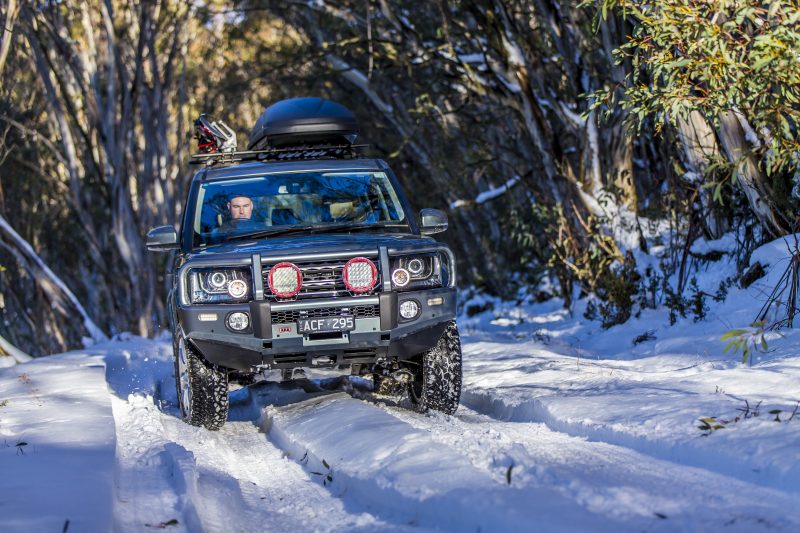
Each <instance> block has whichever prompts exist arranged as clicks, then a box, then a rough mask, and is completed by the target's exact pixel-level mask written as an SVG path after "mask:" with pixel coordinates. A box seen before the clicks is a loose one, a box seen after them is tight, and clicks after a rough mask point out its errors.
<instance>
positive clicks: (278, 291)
mask: <svg viewBox="0 0 800 533" xmlns="http://www.w3.org/2000/svg"><path fill="white" fill-rule="evenodd" d="M268 282H269V289H270V290H271V291H272V294H274V295H275V296H277V297H278V298H291V297H293V296H297V294H298V293H299V292H300V288H301V287H302V286H303V273H302V272H301V271H300V269H299V268H298V267H297V265H295V264H293V263H278V264H277V265H275V266H274V267H272V268H271V269H269V279H268Z"/></svg>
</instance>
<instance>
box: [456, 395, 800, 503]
mask: <svg viewBox="0 0 800 533" xmlns="http://www.w3.org/2000/svg"><path fill="white" fill-rule="evenodd" d="M461 403H462V405H465V406H467V407H468V408H470V409H472V410H474V411H476V412H478V413H481V414H483V415H486V416H488V417H490V418H492V419H494V420H497V421H511V422H523V423H524V422H532V423H540V424H544V425H546V426H547V427H548V428H550V429H551V430H552V431H555V432H560V433H565V434H567V435H571V436H573V437H581V438H585V439H588V440H590V441H594V442H601V443H607V444H612V445H615V446H622V447H625V448H629V449H631V450H635V451H636V452H638V453H640V454H643V455H647V456H650V457H652V458H655V459H660V460H663V461H668V462H671V463H675V464H679V465H683V466H688V467H694V468H702V469H704V470H708V471H710V472H715V473H717V474H719V475H722V476H726V477H734V478H736V479H737V480H739V481H742V482H744V483H750V484H755V485H759V486H762V487H768V488H773V489H778V490H784V491H789V492H797V491H798V489H799V488H800V486H798V481H797V477H796V476H795V475H793V473H794V472H796V471H798V468H797V466H796V465H795V466H794V468H793V469H792V470H791V472H789V473H775V472H762V471H761V470H760V469H757V468H754V467H753V466H751V465H750V464H748V463H747V462H746V461H739V460H737V459H736V458H735V457H731V456H729V455H727V454H724V453H720V452H718V451H715V450H713V449H705V448H700V447H696V446H693V445H691V444H690V443H678V442H664V441H661V440H657V439H648V438H646V437H640V436H638V435H632V434H630V433H625V432H622V431H618V430H616V429H615V428H614V427H609V426H605V425H591V424H586V423H582V422H573V421H570V420H563V419H560V418H558V417H557V416H555V415H553V414H552V413H551V411H550V410H549V409H548V407H547V405H546V404H545V402H543V401H542V400H541V399H539V398H528V399H522V400H518V399H514V400H506V399H504V398H502V397H500V396H498V395H497V394H496V393H494V392H493V391H489V390H483V389H471V390H470V389H467V390H464V391H462V394H461Z"/></svg>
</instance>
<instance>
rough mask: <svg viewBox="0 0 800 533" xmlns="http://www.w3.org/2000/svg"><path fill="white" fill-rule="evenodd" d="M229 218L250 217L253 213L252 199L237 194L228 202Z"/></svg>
mask: <svg viewBox="0 0 800 533" xmlns="http://www.w3.org/2000/svg"><path fill="white" fill-rule="evenodd" d="M228 211H230V212H231V218H250V216H251V215H252V214H253V201H252V200H250V198H248V197H247V196H237V197H236V198H234V199H232V200H231V201H230V202H228Z"/></svg>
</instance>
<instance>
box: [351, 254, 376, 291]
mask: <svg viewBox="0 0 800 533" xmlns="http://www.w3.org/2000/svg"><path fill="white" fill-rule="evenodd" d="M343 277H344V285H345V287H347V290H349V291H350V292H355V293H361V292H368V291H371V290H372V288H373V287H374V286H375V282H377V281H378V269H377V268H375V263H373V262H372V261H370V260H369V259H367V258H366V257H354V258H353V259H351V260H350V261H348V262H347V263H345V265H344V273H343Z"/></svg>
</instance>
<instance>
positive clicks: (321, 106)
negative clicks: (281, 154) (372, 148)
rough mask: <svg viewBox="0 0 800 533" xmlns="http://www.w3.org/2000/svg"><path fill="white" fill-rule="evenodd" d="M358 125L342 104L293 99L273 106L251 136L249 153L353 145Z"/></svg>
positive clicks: (262, 117)
mask: <svg viewBox="0 0 800 533" xmlns="http://www.w3.org/2000/svg"><path fill="white" fill-rule="evenodd" d="M357 136H358V123H357V122H356V118H355V116H353V113H352V112H351V111H350V110H349V109H347V108H346V107H344V106H343V105H341V104H337V103H336V102H332V101H330V100H325V99H323V98H314V97H310V98H291V99H289V100H281V101H280V102H276V103H274V104H272V105H271V106H269V107H268V108H267V109H266V110H265V111H264V112H263V113H262V114H261V117H259V119H258V122H256V125H255V127H254V128H253V130H252V131H251V132H250V138H249V142H248V146H247V149H248V150H265V149H269V148H285V147H290V146H313V145H320V144H348V145H349V144H353V143H354V142H355V140H356V137H357Z"/></svg>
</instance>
